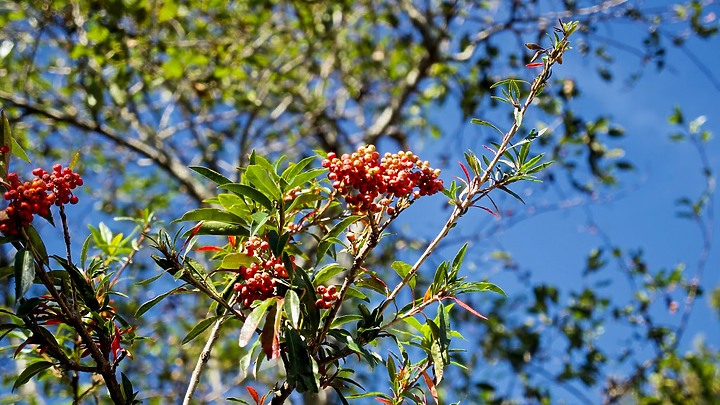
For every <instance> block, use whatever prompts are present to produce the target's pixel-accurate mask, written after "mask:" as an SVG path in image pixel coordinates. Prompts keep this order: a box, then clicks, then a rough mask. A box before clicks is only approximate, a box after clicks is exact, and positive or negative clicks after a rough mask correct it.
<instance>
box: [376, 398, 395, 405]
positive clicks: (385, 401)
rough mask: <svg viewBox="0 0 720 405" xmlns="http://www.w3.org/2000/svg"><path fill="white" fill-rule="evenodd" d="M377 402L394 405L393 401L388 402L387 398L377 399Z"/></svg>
mask: <svg viewBox="0 0 720 405" xmlns="http://www.w3.org/2000/svg"><path fill="white" fill-rule="evenodd" d="M375 400H376V401H378V402H382V403H383V404H387V405H392V402H391V401H388V400H387V399H385V398H375Z"/></svg>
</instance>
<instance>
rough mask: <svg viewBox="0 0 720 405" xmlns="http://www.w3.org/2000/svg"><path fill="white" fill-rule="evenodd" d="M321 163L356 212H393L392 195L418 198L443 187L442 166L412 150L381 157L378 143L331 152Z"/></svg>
mask: <svg viewBox="0 0 720 405" xmlns="http://www.w3.org/2000/svg"><path fill="white" fill-rule="evenodd" d="M322 166H323V167H325V168H327V169H330V173H328V179H330V180H331V181H332V186H333V188H335V190H337V192H338V193H340V194H342V195H343V196H345V202H346V203H347V204H348V206H349V207H350V208H351V209H352V210H353V211H355V212H358V213H367V212H380V211H382V210H383V209H386V210H387V211H386V212H387V213H388V214H389V215H392V214H393V213H394V210H395V209H394V207H391V206H390V204H391V203H392V198H402V197H407V198H410V197H412V198H419V197H421V196H424V195H431V194H435V193H437V192H438V191H441V190H442V189H443V183H442V180H440V179H439V178H438V177H439V175H440V170H436V169H433V168H431V167H430V164H429V163H428V162H427V161H424V162H423V161H422V160H420V158H419V157H417V156H415V154H413V153H412V152H404V151H400V152H398V153H394V154H390V153H386V154H385V155H384V156H383V157H382V159H381V158H380V153H379V152H378V151H376V150H375V146H373V145H368V146H361V147H360V148H359V149H358V150H357V152H354V153H352V154H344V155H342V156H341V157H339V158H338V157H337V154H335V153H333V152H331V153H328V155H327V159H325V160H323V162H322Z"/></svg>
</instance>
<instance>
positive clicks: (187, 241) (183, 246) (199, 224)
mask: <svg viewBox="0 0 720 405" xmlns="http://www.w3.org/2000/svg"><path fill="white" fill-rule="evenodd" d="M204 223H205V221H200V222H198V224H197V225H195V227H194V228H193V229H192V231H190V235H188V237H187V239H185V243H183V245H182V247H181V248H180V251H181V252H182V251H184V250H185V248H186V247H187V245H188V244H189V243H190V240H191V239H192V238H194V237H195V235H197V233H198V232H200V228H201V227H202V225H203V224H204Z"/></svg>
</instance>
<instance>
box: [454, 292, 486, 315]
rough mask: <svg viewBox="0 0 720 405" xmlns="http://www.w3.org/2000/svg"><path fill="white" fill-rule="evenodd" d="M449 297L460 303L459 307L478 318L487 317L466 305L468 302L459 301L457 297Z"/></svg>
mask: <svg viewBox="0 0 720 405" xmlns="http://www.w3.org/2000/svg"><path fill="white" fill-rule="evenodd" d="M450 298H451V299H452V300H453V301H455V302H457V303H458V305H460V306H461V307H463V308H465V309H467V310H468V312H470V313H471V314H473V315H475V316H477V317H478V318H480V319H484V320H486V321H487V317H485V316H484V315H483V314H481V313H480V312H478V311H476V310H474V309H472V308H471V307H470V305H468V304H466V303H464V302H462V301H460V300H459V299H457V297H450Z"/></svg>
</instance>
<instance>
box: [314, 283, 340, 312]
mask: <svg viewBox="0 0 720 405" xmlns="http://www.w3.org/2000/svg"><path fill="white" fill-rule="evenodd" d="M317 293H318V294H320V298H318V299H317V300H316V301H315V306H316V307H318V308H320V309H328V308H330V307H332V305H333V303H334V302H335V300H337V299H338V291H337V287H336V286H334V285H331V286H330V287H325V286H324V285H319V286H318V287H317Z"/></svg>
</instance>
